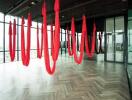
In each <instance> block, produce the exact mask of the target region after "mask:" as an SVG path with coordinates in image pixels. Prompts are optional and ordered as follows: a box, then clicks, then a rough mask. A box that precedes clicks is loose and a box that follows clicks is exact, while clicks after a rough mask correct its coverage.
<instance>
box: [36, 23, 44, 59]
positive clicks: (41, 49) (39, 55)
mask: <svg viewBox="0 0 132 100" xmlns="http://www.w3.org/2000/svg"><path fill="white" fill-rule="evenodd" d="M42 51H43V24H42V28H41V48H40V43H39V27H38V25H37V57H38V58H42Z"/></svg>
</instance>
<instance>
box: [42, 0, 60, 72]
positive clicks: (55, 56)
mask: <svg viewBox="0 0 132 100" xmlns="http://www.w3.org/2000/svg"><path fill="white" fill-rule="evenodd" d="M54 11H55V33H54V36H53V38H54V39H53V46H54V48H53V54H52V56H53V67H52V69H51V68H50V59H49V53H48V39H47V38H48V37H47V18H46V16H47V15H46V4H45V2H44V5H43V7H42V15H43V32H44V56H45V57H44V60H45V66H46V70H47V72H48V73H49V74H53V73H54V72H55V68H56V60H57V59H58V54H59V48H60V23H59V0H55V5H54Z"/></svg>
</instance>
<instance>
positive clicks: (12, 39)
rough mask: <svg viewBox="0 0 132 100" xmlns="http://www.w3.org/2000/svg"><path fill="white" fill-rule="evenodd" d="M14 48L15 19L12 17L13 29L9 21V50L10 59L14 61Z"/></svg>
mask: <svg viewBox="0 0 132 100" xmlns="http://www.w3.org/2000/svg"><path fill="white" fill-rule="evenodd" d="M12 41H13V44H12ZM15 49H16V20H15V19H14V23H13V30H12V23H11V21H10V23H9V52H10V58H11V61H14V59H15Z"/></svg>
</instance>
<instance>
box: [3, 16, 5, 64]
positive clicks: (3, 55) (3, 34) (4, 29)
mask: <svg viewBox="0 0 132 100" xmlns="http://www.w3.org/2000/svg"><path fill="white" fill-rule="evenodd" d="M3 25H4V26H3V63H5V14H4V22H3Z"/></svg>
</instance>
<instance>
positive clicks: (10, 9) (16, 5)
mask: <svg viewBox="0 0 132 100" xmlns="http://www.w3.org/2000/svg"><path fill="white" fill-rule="evenodd" d="M27 1H29V0H21V1H20V2H18V3H17V4H15V5H13V6H12V7H11V8H9V9H8V11H7V12H6V13H5V14H10V13H12V12H13V11H15V10H16V9H18V8H19V7H20V6H22V5H23V4H25V3H26V2H27Z"/></svg>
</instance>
